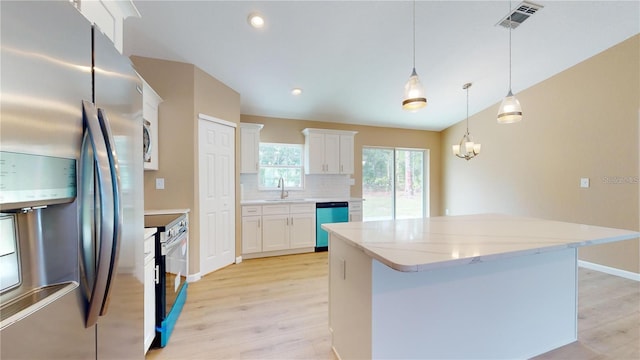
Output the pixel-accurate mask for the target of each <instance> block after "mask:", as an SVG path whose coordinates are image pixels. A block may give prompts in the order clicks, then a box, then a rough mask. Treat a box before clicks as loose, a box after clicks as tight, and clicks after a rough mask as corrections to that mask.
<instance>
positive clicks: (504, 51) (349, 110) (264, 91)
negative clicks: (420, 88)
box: [125, 0, 640, 131]
mask: <svg viewBox="0 0 640 360" xmlns="http://www.w3.org/2000/svg"><path fill="white" fill-rule="evenodd" d="M134 2H135V4H136V6H137V7H138V10H139V11H140V13H141V14H142V18H141V19H132V18H130V19H127V21H126V23H125V53H126V54H127V55H140V56H146V57H153V58H160V59H166V60H174V61H181V62H187V63H191V64H194V65H196V66H198V67H199V68H201V69H202V70H204V71H205V72H207V73H209V74H210V75H212V76H213V77H215V78H216V79H218V80H220V81H222V82H223V83H225V84H226V85H227V86H229V87H231V88H233V89H234V90H235V91H237V92H238V93H240V96H241V113H242V114H248V115H261V116H270V117H280V118H291V119H305V120H319V121H328V122H345V123H352V124H365V125H374V126H391V127H402V128H412V129H425V130H437V131H439V130H442V129H445V128H447V127H448V126H450V125H452V124H454V123H456V122H458V121H460V120H463V119H464V118H465V116H466V103H465V101H466V95H465V91H464V90H463V89H462V85H463V84H464V83H466V82H472V83H473V86H472V87H471V88H470V89H469V111H470V114H474V113H476V112H478V111H481V110H483V109H485V108H487V107H489V106H494V105H495V104H497V103H498V102H500V101H501V100H502V98H503V97H504V96H505V95H506V93H507V91H508V76H509V74H508V64H509V63H508V61H509V52H508V50H509V48H508V41H509V31H508V30H507V29H505V28H503V27H500V26H495V24H496V23H497V22H498V21H499V20H501V19H502V18H503V17H504V16H505V15H507V13H508V12H509V2H508V1H418V2H417V3H416V70H417V72H418V74H419V75H420V78H421V80H422V82H423V84H424V86H425V88H426V92H427V99H428V105H427V107H426V108H423V109H422V110H420V111H418V112H416V113H408V112H405V111H403V110H402V109H401V105H400V104H401V99H402V92H403V87H404V84H405V82H406V81H407V79H408V78H409V75H410V73H411V68H412V4H413V3H412V2H411V1H252V2H250V1H142V0H135V1H134ZM534 2H535V3H537V4H540V5H543V6H544V8H543V9H542V10H540V11H538V12H537V13H536V14H535V15H533V16H532V17H531V18H529V19H528V20H526V21H525V22H524V23H523V24H522V25H520V26H519V27H518V28H517V29H515V30H513V32H512V36H513V86H512V87H513V91H514V93H516V94H517V92H519V91H522V90H523V89H526V88H528V87H530V86H532V85H534V84H536V83H538V82H540V81H543V80H545V79H547V78H549V77H551V76H553V75H554V74H557V73H558V72H561V71H563V70H565V69H567V68H568V67H571V66H573V65H575V64H577V63H579V62H581V61H583V60H585V59H587V58H589V57H591V56H593V55H595V54H597V53H599V52H601V51H603V50H605V49H607V48H609V47H611V46H613V45H615V44H617V43H619V42H621V41H623V40H625V39H627V38H629V37H631V36H633V35H635V34H637V33H639V32H640V2H639V1H637V0H634V1H534ZM517 4H519V2H515V1H514V2H513V3H512V7H516V5H517ZM251 12H259V13H261V14H262V15H263V16H264V17H265V19H266V26H265V27H264V28H263V29H261V30H256V29H253V28H251V27H250V26H249V25H248V24H247V16H248V15H249V13H251ZM639 66H640V65H639ZM294 87H300V88H302V89H303V90H304V92H303V94H302V95H301V96H298V97H295V96H293V95H291V93H290V91H291V89H292V88H294ZM161 95H162V94H161ZM522 106H523V111H524V113H525V117H526V110H527V104H526V103H523V104H522ZM496 110H497V106H496Z"/></svg>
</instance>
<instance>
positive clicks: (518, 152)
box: [441, 35, 640, 273]
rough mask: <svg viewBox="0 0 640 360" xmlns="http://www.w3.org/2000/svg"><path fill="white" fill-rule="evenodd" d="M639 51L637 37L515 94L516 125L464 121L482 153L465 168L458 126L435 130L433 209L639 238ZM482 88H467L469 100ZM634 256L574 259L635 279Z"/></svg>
mask: <svg viewBox="0 0 640 360" xmlns="http://www.w3.org/2000/svg"><path fill="white" fill-rule="evenodd" d="M639 44H640V36H639V35H636V36H634V37H632V38H630V39H628V40H627V41H625V42H622V43H620V44H618V45H617V46H614V47H612V48H611V49H609V50H607V51H605V52H603V53H601V54H598V55H596V56H594V57H593V58H590V59H588V60H586V61H584V62H582V63H580V64H578V65H576V66H574V67H572V68H570V69H568V70H566V71H564V72H562V73H560V74H557V75H556V76H553V77H552V78H550V79H548V80H546V81H544V82H542V83H540V84H538V85H535V86H533V87H531V88H529V89H526V90H524V91H521V92H519V93H518V94H517V97H518V99H519V100H520V103H521V104H522V108H523V112H524V120H523V121H522V122H520V123H516V124H509V125H498V124H497V123H496V113H497V109H498V104H495V105H494V106H491V107H490V108H488V109H485V110H484V111H481V112H479V113H478V114H476V115H474V116H472V117H471V118H470V119H469V130H470V132H471V135H473V137H474V140H475V141H476V142H479V143H481V144H482V154H480V155H479V156H478V157H477V158H474V159H472V160H470V161H468V162H467V161H465V160H463V159H458V158H456V157H455V156H453V155H452V153H451V145H453V144H454V143H458V141H459V140H460V137H461V136H462V134H463V132H464V122H461V123H458V124H456V125H455V126H452V127H450V128H448V129H446V130H445V131H443V132H442V153H443V158H442V161H443V162H442V190H443V194H442V204H441V205H442V206H441V209H442V211H443V212H444V211H445V209H448V210H449V213H450V214H452V215H453V214H468V213H479V212H501V213H509V214H517V215H526V216H535V217H541V218H547V219H554V220H561V221H572V222H578V223H585V224H593V225H601V226H609V227H618V228H625V229H631V230H638V229H639V226H640V224H639V222H640V213H639V203H638V201H639V196H640V195H639V192H638V188H639V185H638V176H639V165H638V164H639V158H638V152H639V151H638V149H639V133H638V128H639V122H640V85H639V79H640V65H639V64H640V55H639V54H640V46H639ZM506 70H507V69H505V71H506ZM468 80H469V81H473V80H474V79H468ZM514 80H515V81H516V82H517V75H516V76H515V77H514ZM506 85H507V84H505V92H506V90H507V89H506ZM482 87H483V84H482V83H474V86H473V88H472V91H471V92H470V99H469V100H470V102H473V93H474V92H479V91H482ZM460 106H465V105H464V104H460ZM581 177H588V178H590V182H591V186H590V187H589V188H588V189H582V188H580V187H579V181H580V178H581ZM611 179H614V180H616V181H620V182H622V183H619V184H612V183H608V182H610V181H611ZM639 254H640V248H639V243H638V240H633V241H625V242H620V243H615V244H609V245H601V246H593V247H588V248H583V249H581V250H580V258H581V259H583V260H586V261H590V262H594V263H597V264H602V265H605V266H610V267H615V268H619V269H623V270H627V271H631V272H635V273H640V259H639V257H640V255H639Z"/></svg>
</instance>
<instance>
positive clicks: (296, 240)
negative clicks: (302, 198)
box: [289, 213, 316, 249]
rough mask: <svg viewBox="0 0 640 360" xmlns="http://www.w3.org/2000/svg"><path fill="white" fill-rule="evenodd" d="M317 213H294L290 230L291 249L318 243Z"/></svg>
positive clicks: (312, 245)
mask: <svg viewBox="0 0 640 360" xmlns="http://www.w3.org/2000/svg"><path fill="white" fill-rule="evenodd" d="M315 228H316V214H314V213H309V214H292V215H291V224H290V231H289V243H290V247H291V249H296V248H305V247H314V246H315V245H316V236H315V235H316V233H315Z"/></svg>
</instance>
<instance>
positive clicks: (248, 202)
mask: <svg viewBox="0 0 640 360" xmlns="http://www.w3.org/2000/svg"><path fill="white" fill-rule="evenodd" d="M334 201H347V202H353V201H363V200H362V198H351V197H350V198H305V199H295V198H293V199H289V198H286V199H262V200H242V201H240V205H275V204H296V203H298V204H299V203H319V202H334Z"/></svg>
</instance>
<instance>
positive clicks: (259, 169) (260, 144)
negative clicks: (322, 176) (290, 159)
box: [258, 142, 305, 191]
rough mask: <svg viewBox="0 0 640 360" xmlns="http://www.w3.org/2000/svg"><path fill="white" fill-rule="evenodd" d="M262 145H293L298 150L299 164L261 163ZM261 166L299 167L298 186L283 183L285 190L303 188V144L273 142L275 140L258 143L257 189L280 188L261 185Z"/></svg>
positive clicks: (274, 167)
mask: <svg viewBox="0 0 640 360" xmlns="http://www.w3.org/2000/svg"><path fill="white" fill-rule="evenodd" d="M262 145H267V146H268V145H276V146H278V145H279V146H286V147H295V148H298V149H299V150H300V166H297V165H278V166H275V165H263V164H262V159H261V157H260V155H259V154H260V151H259V149H260V147H261V146H262ZM263 168H271V169H278V168H279V169H300V186H289V185H285V190H287V191H289V190H294V191H295V190H304V188H305V168H304V144H292V143H275V142H260V143H259V144H258V190H279V189H280V188H279V187H277V186H263V185H262V183H263V181H262V171H261V170H262V169H263Z"/></svg>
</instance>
